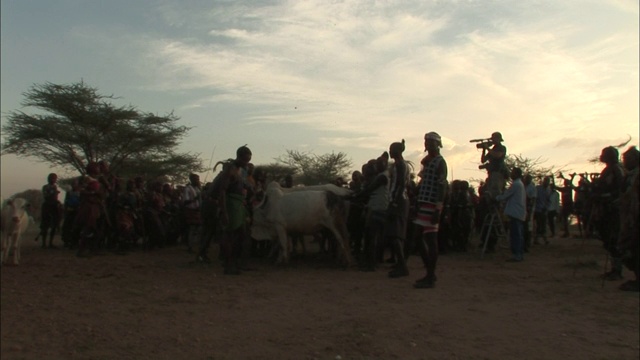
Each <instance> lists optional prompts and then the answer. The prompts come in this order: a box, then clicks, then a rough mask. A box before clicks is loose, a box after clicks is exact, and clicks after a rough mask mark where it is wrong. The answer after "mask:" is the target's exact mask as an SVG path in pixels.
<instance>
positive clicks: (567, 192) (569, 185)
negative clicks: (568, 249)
mask: <svg viewBox="0 0 640 360" xmlns="http://www.w3.org/2000/svg"><path fill="white" fill-rule="evenodd" d="M575 176H576V174H575V173H573V174H571V178H569V179H567V178H565V177H564V176H563V175H562V173H560V178H562V180H563V186H562V187H556V189H557V190H558V191H559V192H560V199H561V201H562V207H561V208H560V222H561V223H562V230H563V233H562V237H563V238H566V237H569V217H570V216H571V214H573V189H574V188H575V187H574V186H573V178H574V177H575Z"/></svg>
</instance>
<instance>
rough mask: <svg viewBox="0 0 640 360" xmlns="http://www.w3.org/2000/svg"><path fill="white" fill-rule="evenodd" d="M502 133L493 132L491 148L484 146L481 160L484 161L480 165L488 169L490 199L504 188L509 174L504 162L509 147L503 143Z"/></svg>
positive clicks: (487, 191) (488, 193) (487, 190)
mask: <svg viewBox="0 0 640 360" xmlns="http://www.w3.org/2000/svg"><path fill="white" fill-rule="evenodd" d="M503 141H504V139H502V134H501V133H499V132H497V131H496V132H494V133H493V134H491V143H492V144H493V146H491V148H484V147H483V148H482V157H481V158H480V161H481V162H482V163H483V164H482V165H480V168H481V169H487V174H488V177H487V184H486V186H487V188H486V192H485V194H486V195H488V196H489V198H490V199H493V198H495V197H496V196H497V195H498V194H500V193H501V192H502V191H503V190H504V186H505V183H506V181H505V177H506V176H507V175H508V174H507V170H506V169H507V167H506V165H505V163H504V160H505V158H506V157H507V147H506V146H504V145H502V142H503Z"/></svg>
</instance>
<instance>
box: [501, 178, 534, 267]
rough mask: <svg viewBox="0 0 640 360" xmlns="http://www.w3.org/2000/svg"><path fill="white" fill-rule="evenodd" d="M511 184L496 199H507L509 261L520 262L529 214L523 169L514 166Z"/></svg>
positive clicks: (522, 257)
mask: <svg viewBox="0 0 640 360" xmlns="http://www.w3.org/2000/svg"><path fill="white" fill-rule="evenodd" d="M511 179H512V180H513V181H512V182H511V186H510V187H509V189H508V190H507V191H505V192H504V193H503V194H500V195H498V196H496V200H498V201H503V200H506V201H507V204H506V206H505V208H504V214H505V215H507V216H508V217H509V238H510V240H511V254H513V257H512V258H511V259H509V260H508V261H512V262H519V261H522V260H524V237H523V228H524V220H525V218H526V216H527V210H526V206H527V195H526V192H525V189H524V184H523V183H522V170H521V169H520V168H517V167H514V168H513V170H511Z"/></svg>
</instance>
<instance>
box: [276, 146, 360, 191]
mask: <svg viewBox="0 0 640 360" xmlns="http://www.w3.org/2000/svg"><path fill="white" fill-rule="evenodd" d="M276 161H278V162H279V163H282V164H285V165H287V166H288V167H290V168H292V169H295V171H296V174H297V182H299V183H302V184H306V185H317V184H327V183H333V182H334V181H335V180H336V178H338V177H342V178H343V177H345V176H346V174H347V170H348V169H349V168H350V167H351V160H349V159H348V158H347V155H346V154H345V153H343V152H339V153H337V154H336V153H334V152H332V153H330V154H323V155H315V154H310V153H304V152H300V151H297V150H287V153H286V155H283V156H281V157H279V158H276Z"/></svg>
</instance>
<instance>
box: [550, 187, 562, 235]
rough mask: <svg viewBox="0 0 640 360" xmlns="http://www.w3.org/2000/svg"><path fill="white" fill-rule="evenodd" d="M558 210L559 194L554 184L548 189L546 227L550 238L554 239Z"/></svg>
mask: <svg viewBox="0 0 640 360" xmlns="http://www.w3.org/2000/svg"><path fill="white" fill-rule="evenodd" d="M559 210H560V193H559V192H558V190H557V189H556V185H555V184H554V183H552V184H551V186H550V187H549V207H548V208H547V225H549V230H550V231H551V238H552V239H553V238H555V237H556V221H557V218H558V211H559Z"/></svg>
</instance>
